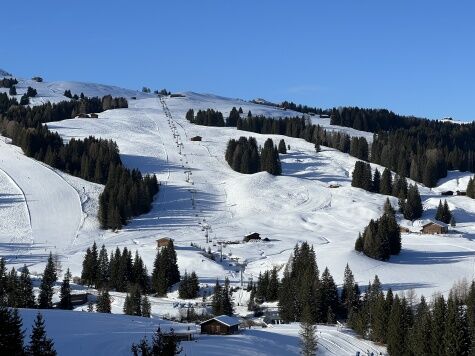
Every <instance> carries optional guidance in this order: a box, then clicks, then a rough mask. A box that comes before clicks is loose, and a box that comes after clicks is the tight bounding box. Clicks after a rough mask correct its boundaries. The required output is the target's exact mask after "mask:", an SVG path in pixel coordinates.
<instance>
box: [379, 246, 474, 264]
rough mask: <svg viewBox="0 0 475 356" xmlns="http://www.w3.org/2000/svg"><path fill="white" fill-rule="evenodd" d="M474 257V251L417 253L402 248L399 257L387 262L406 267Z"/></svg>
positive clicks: (453, 261)
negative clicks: (405, 265)
mask: <svg viewBox="0 0 475 356" xmlns="http://www.w3.org/2000/svg"><path fill="white" fill-rule="evenodd" d="M474 256H475V251H465V250H464V251H418V250H411V249H406V248H404V249H403V251H402V252H401V254H400V255H397V256H392V257H391V259H390V260H389V261H388V262H389V263H395V264H407V265H429V264H449V263H456V262H460V261H462V260H465V259H469V258H473V257H474Z"/></svg>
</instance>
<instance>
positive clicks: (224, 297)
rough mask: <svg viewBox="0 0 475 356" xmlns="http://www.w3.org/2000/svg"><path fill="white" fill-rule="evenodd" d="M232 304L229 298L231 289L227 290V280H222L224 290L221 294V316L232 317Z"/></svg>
mask: <svg viewBox="0 0 475 356" xmlns="http://www.w3.org/2000/svg"><path fill="white" fill-rule="evenodd" d="M233 309H234V308H233V302H232V298H231V289H230V288H229V279H228V278H227V277H226V278H225V280H224V288H223V289H222V293H221V310H222V312H223V314H225V315H229V316H232V315H233V313H234V310H233Z"/></svg>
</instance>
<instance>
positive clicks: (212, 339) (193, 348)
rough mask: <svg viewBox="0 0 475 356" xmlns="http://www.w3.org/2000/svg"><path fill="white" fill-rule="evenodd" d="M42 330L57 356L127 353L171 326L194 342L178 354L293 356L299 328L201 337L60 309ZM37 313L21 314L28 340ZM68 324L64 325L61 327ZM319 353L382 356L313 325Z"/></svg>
mask: <svg viewBox="0 0 475 356" xmlns="http://www.w3.org/2000/svg"><path fill="white" fill-rule="evenodd" d="M41 312H42V314H43V316H44V319H45V328H46V332H47V334H48V336H49V337H51V338H53V340H54V343H55V348H56V351H57V352H58V354H59V355H70V356H75V355H130V347H131V345H132V344H133V343H138V342H139V341H140V340H141V339H142V338H143V337H145V336H146V337H148V338H149V340H150V339H151V337H152V335H153V333H154V332H155V331H156V330H157V328H158V327H159V326H160V329H161V331H162V332H164V333H165V332H168V331H169V330H170V329H171V328H173V329H174V331H175V332H176V333H180V332H189V330H188V328H190V330H191V331H192V332H193V333H194V336H195V340H194V341H185V342H182V343H181V346H182V348H183V354H186V355H196V356H198V355H199V356H211V355H216V356H218V355H236V356H249V355H256V356H260V355H275V356H287V355H298V354H299V351H300V348H299V336H298V331H299V325H298V324H290V325H276V326H273V327H270V328H266V329H263V328H261V327H258V328H257V327H255V328H252V329H247V330H243V331H241V333H240V334H237V335H230V336H212V335H200V334H199V327H197V326H195V325H194V324H188V325H187V324H178V323H172V322H169V321H166V320H162V319H156V318H152V319H149V318H141V317H130V316H125V315H113V314H101V313H87V312H71V311H63V310H42V311H41ZM36 313H37V311H36V310H26V309H24V310H21V312H20V314H21V316H22V318H23V325H24V326H25V327H26V328H27V332H26V335H27V339H28V338H29V334H30V333H31V325H32V324H33V321H34V318H35V316H36ZM65 325H67V327H65ZM318 338H319V340H318V343H319V345H318V355H322V356H346V355H348V356H350V355H355V354H356V351H360V352H361V353H362V354H364V353H365V352H366V351H367V350H370V351H371V352H374V353H375V354H376V355H377V354H379V352H381V351H382V352H384V348H381V347H378V346H376V345H374V344H373V343H371V342H368V341H365V340H360V339H358V338H357V337H355V336H354V334H352V333H351V332H349V331H338V330H336V328H335V327H330V326H319V327H318Z"/></svg>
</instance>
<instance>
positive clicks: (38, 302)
mask: <svg viewBox="0 0 475 356" xmlns="http://www.w3.org/2000/svg"><path fill="white" fill-rule="evenodd" d="M58 267H59V266H57V265H56V264H55V262H54V259H53V255H52V254H51V253H50V254H49V257H48V261H47V263H46V266H45V269H44V272H43V276H42V278H41V283H40V292H39V295H38V298H36V297H35V294H34V293H33V282H32V280H31V277H30V273H29V270H28V267H26V265H25V266H23V267H22V269H21V272H20V275H19V276H18V271H16V270H15V268H12V269H11V271H10V272H9V273H7V270H6V267H5V260H4V259H3V258H0V305H5V306H8V307H11V308H36V307H38V308H40V309H51V308H53V307H54V304H53V294H54V289H53V288H54V285H55V284H56V281H57V280H58ZM70 281H71V273H70V272H69V269H68V270H67V271H66V273H65V275H64V278H63V281H62V283H61V288H60V295H59V302H58V303H57V305H56V306H57V308H59V309H72V308H73V307H72V303H71V287H70Z"/></svg>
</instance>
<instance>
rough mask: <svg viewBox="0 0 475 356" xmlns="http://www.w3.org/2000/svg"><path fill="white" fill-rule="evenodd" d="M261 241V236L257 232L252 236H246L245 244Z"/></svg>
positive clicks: (251, 234)
mask: <svg viewBox="0 0 475 356" xmlns="http://www.w3.org/2000/svg"><path fill="white" fill-rule="evenodd" d="M260 239H261V236H260V235H259V234H258V233H257V232H252V233H250V234H247V235H246V236H244V239H243V241H244V242H249V241H259V240H260Z"/></svg>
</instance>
